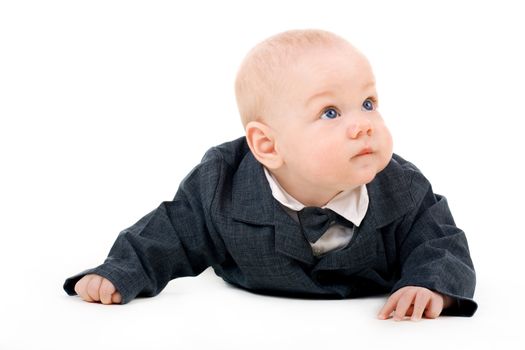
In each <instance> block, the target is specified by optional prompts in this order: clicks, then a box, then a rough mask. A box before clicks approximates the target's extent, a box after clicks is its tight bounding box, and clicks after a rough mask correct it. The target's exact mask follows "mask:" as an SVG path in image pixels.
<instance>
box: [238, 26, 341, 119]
mask: <svg viewBox="0 0 525 350" xmlns="http://www.w3.org/2000/svg"><path fill="white" fill-rule="evenodd" d="M341 43H344V44H346V45H350V43H348V42H347V41H346V40H345V39H343V38H341V37H339V36H337V35H336V34H333V33H331V32H327V31H324V30H319V29H303V30H289V31H286V32H282V33H279V34H276V35H274V36H271V37H269V38H267V39H266V40H264V41H262V42H260V43H259V44H257V45H256V46H255V47H254V48H252V49H251V50H250V51H249V52H248V54H247V55H246V57H245V58H244V60H243V62H242V63H241V66H240V68H239V71H238V73H237V77H236V79H235V97H236V99H237V107H238V109H239V113H240V116H241V121H242V124H243V126H244V127H246V124H248V123H249V122H250V121H253V120H259V121H260V118H263V116H267V115H268V114H271V104H272V101H271V98H272V96H275V94H276V93H278V92H279V90H280V89H282V88H283V87H284V83H285V82H284V81H283V80H282V76H283V74H280V73H282V72H284V71H286V70H288V69H290V68H291V67H292V66H293V63H294V61H295V60H296V59H297V58H298V56H299V55H300V54H301V53H302V52H304V51H305V50H307V49H309V48H316V47H320V46H321V47H322V46H328V45H334V44H341Z"/></svg>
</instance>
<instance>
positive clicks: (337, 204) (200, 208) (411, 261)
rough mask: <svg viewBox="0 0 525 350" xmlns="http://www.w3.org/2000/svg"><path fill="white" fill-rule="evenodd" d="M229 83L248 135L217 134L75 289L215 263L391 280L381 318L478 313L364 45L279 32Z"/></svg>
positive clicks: (340, 281) (466, 259)
mask: <svg viewBox="0 0 525 350" xmlns="http://www.w3.org/2000/svg"><path fill="white" fill-rule="evenodd" d="M235 91H236V97H237V103H238V107H239V111H240V115H241V119H242V122H243V125H244V128H245V131H246V134H245V136H243V137H241V138H239V139H237V140H234V141H231V142H227V143H224V144H222V145H219V146H216V147H213V148H211V149H210V150H209V151H208V152H207V153H206V154H205V155H204V157H203V159H202V161H201V163H200V164H198V165H197V166H196V167H195V168H194V169H193V170H192V171H191V172H190V173H189V174H188V175H187V176H186V178H184V180H183V181H182V182H181V184H180V187H179V189H178V191H177V193H176V195H175V198H174V199H173V201H167V202H163V203H162V204H161V205H160V206H159V207H158V208H157V209H155V210H153V211H152V212H150V213H149V214H147V215H146V216H144V217H143V218H142V219H140V220H139V221H138V222H137V223H135V224H134V225H133V226H131V227H129V228H128V229H125V230H123V231H122V232H121V233H120V234H119V236H118V238H117V240H116V242H115V244H114V245H113V247H112V249H111V251H110V253H109V256H108V258H107V259H106V260H105V262H104V264H102V265H100V266H98V267H96V268H94V269H90V270H87V271H84V272H82V273H80V274H78V275H76V276H73V277H71V278H69V279H67V280H66V282H65V284H64V289H65V290H66V292H67V293H68V294H69V295H74V294H78V295H79V296H80V297H81V298H82V299H84V300H85V301H88V302H102V303H103V304H112V303H117V304H118V303H122V304H124V303H127V302H129V301H131V300H132V299H133V298H135V297H137V296H154V295H156V294H158V293H159V292H160V291H161V290H162V289H163V288H164V287H165V286H166V284H167V283H168V282H169V281H170V280H172V279H174V278H177V277H183V276H196V275H198V274H200V273H201V272H202V271H204V270H205V269H206V268H207V267H209V266H212V267H213V269H214V271H215V273H216V274H217V275H218V276H220V277H222V278H223V279H224V280H225V281H227V282H229V283H231V284H233V285H236V286H239V287H241V288H244V289H247V290H250V291H253V292H257V293H265V294H273V295H281V296H296V297H297V296H300V297H309V298H348V297H359V296H366V295H377V294H385V293H392V294H391V295H390V297H389V298H388V300H387V302H386V304H385V305H384V307H383V308H382V309H381V310H380V312H379V314H378V317H379V318H380V319H387V318H390V317H393V319H394V320H401V319H404V318H405V317H411V319H412V320H419V319H421V318H422V317H426V318H436V317H438V316H439V315H440V314H447V315H458V316H471V315H473V314H474V312H475V311H476V309H477V304H476V303H475V302H474V301H473V300H472V297H473V294H474V287H475V272H474V268H473V265H472V261H471V259H470V255H469V249H468V245H467V241H466V238H465V235H464V233H463V231H462V230H460V229H459V228H457V227H456V225H455V223H454V220H453V218H452V215H451V213H450V211H449V208H448V205H447V202H446V199H445V197H443V196H441V195H438V194H435V193H433V192H432V188H431V186H430V183H429V182H428V180H427V179H426V178H425V177H424V176H423V175H422V174H421V172H420V171H419V170H418V169H417V168H416V167H415V166H414V165H413V164H412V163H410V162H408V161H406V160H404V159H403V158H401V157H400V156H398V155H396V154H393V153H392V137H391V135H390V133H389V131H388V129H387V127H386V125H385V123H384V121H383V119H382V118H381V115H380V113H379V111H378V109H377V108H378V97H377V92H376V88H375V79H374V75H373V73H372V69H371V67H370V64H369V62H368V61H367V59H366V58H365V57H364V56H363V54H361V53H360V52H359V51H358V50H356V49H355V48H354V47H353V46H352V45H351V44H349V43H348V42H347V41H346V40H344V39H343V38H341V37H339V36H337V35H335V34H332V33H330V32H326V31H321V30H292V31H287V32H284V33H280V34H277V35H275V36H273V37H270V38H268V39H266V40H265V41H263V42H261V43H260V44H258V45H257V46H256V47H255V48H253V49H252V50H251V51H250V52H249V53H248V55H247V57H246V58H245V59H244V62H243V63H242V65H241V67H240V70H239V72H238V75H237V79H236V84H235Z"/></svg>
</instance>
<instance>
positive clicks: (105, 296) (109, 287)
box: [99, 278, 116, 305]
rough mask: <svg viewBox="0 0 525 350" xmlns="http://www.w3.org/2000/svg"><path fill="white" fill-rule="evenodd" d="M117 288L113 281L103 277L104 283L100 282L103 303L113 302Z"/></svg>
mask: <svg viewBox="0 0 525 350" xmlns="http://www.w3.org/2000/svg"><path fill="white" fill-rule="evenodd" d="M115 291H116V289H115V286H114V285H113V283H111V282H110V281H109V280H107V279H105V278H103V279H102V283H101V284H100V290H99V294H100V301H101V302H102V304H106V305H107V304H111V302H112V295H113V293H115Z"/></svg>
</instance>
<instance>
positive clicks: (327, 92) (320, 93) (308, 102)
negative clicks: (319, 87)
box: [305, 90, 334, 106]
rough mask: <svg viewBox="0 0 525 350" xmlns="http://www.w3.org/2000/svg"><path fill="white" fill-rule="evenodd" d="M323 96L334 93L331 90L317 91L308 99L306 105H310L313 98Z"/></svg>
mask: <svg viewBox="0 0 525 350" xmlns="http://www.w3.org/2000/svg"><path fill="white" fill-rule="evenodd" d="M323 96H334V93H333V92H332V91H330V90H328V91H320V92H317V93H315V94H313V95H312V96H310V97H309V98H308V99H307V100H306V103H305V105H306V106H308V105H309V104H310V103H311V102H312V101H313V100H315V99H318V98H320V97H323Z"/></svg>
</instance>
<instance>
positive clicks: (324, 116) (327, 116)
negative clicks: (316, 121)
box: [321, 108, 339, 119]
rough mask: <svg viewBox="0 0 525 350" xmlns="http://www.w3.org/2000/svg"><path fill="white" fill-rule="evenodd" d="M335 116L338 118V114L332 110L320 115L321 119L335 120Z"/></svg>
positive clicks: (329, 109)
mask: <svg viewBox="0 0 525 350" xmlns="http://www.w3.org/2000/svg"><path fill="white" fill-rule="evenodd" d="M337 116H339V112H337V111H336V110H335V109H334V108H328V109H327V110H325V111H324V112H323V114H322V115H321V119H335V118H337Z"/></svg>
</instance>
